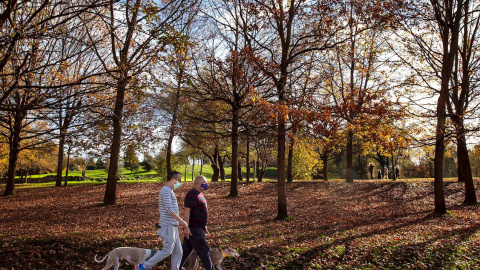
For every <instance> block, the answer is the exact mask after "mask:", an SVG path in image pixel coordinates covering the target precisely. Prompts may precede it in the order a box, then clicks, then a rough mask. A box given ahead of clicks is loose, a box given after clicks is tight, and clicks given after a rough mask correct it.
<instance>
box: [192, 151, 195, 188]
mask: <svg viewBox="0 0 480 270" xmlns="http://www.w3.org/2000/svg"><path fill="white" fill-rule="evenodd" d="M194 180H195V156H193V162H192V182H193V181H194Z"/></svg>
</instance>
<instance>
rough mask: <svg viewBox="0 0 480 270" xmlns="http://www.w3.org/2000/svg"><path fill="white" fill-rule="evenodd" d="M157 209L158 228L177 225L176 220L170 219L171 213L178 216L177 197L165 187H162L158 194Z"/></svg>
mask: <svg viewBox="0 0 480 270" xmlns="http://www.w3.org/2000/svg"><path fill="white" fill-rule="evenodd" d="M158 208H159V211H160V222H159V225H160V227H162V226H167V225H178V224H179V223H178V220H176V219H174V218H173V217H172V213H177V215H179V211H178V203H177V197H176V196H175V193H174V192H173V190H172V189H171V188H170V187H169V186H167V185H165V186H163V187H162V189H161V190H160V193H159V194H158Z"/></svg>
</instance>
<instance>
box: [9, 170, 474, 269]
mask: <svg viewBox="0 0 480 270" xmlns="http://www.w3.org/2000/svg"><path fill="white" fill-rule="evenodd" d="M160 188H161V184H159V183H148V184H145V183H144V184H134V183H132V184H119V185H118V189H119V192H120V194H121V195H120V196H119V204H118V205H115V206H108V207H103V206H100V205H99V203H100V202H101V198H102V197H103V189H104V186H102V185H95V186H76V187H66V188H61V189H59V188H56V189H55V188H38V189H22V190H21V191H19V195H17V196H15V197H0V220H2V231H1V234H0V237H1V239H2V241H1V242H0V248H1V250H2V254H4V255H5V256H2V257H1V258H0V265H1V267H4V268H5V269H18V265H21V266H30V268H32V269H65V270H77V269H100V268H101V267H102V266H103V265H98V264H96V263H95V262H94V261H93V257H94V256H95V254H99V255H100V254H102V256H103V255H104V254H106V253H108V252H109V251H110V250H112V249H113V248H116V247H119V246H134V247H143V248H161V246H162V242H161V240H160V239H159V237H158V235H157V232H156V229H155V228H154V226H153V224H154V223H155V222H156V220H157V219H158V204H157V196H158V190H159V189H160ZM189 188H191V184H189V183H187V184H186V185H182V187H181V188H180V189H179V190H178V191H176V195H177V199H178V201H179V202H181V201H182V199H183V198H184V196H185V194H186V192H187V191H188V189H189ZM445 189H446V192H447V193H448V194H449V196H447V197H446V200H447V203H448V204H449V205H460V204H461V203H462V201H463V196H462V190H463V187H462V184H461V183H457V182H447V183H446V185H445ZM228 192H229V185H226V184H225V183H210V188H209V190H208V192H205V193H204V194H205V197H206V199H207V201H208V204H209V209H210V210H211V211H210V214H211V215H210V217H209V221H208V227H209V231H210V232H211V233H212V234H213V235H214V236H215V238H216V240H217V242H218V243H219V244H220V245H221V246H222V248H225V247H231V248H234V249H236V250H237V252H238V253H239V254H240V256H241V257H240V258H239V259H237V260H234V259H232V258H227V259H225V261H224V262H223V264H222V267H223V268H224V269H245V270H247V269H333V268H342V269H364V268H366V267H369V268H372V269H386V268H392V269H393V268H399V267H406V266H411V268H415V269H437V268H446V269H450V268H452V269H453V268H455V265H461V264H462V265H468V263H471V265H470V267H469V268H475V266H476V265H478V263H480V257H479V255H478V254H479V253H478V252H479V251H480V250H479V247H480V234H479V232H478V228H479V226H480V224H479V222H478V221H479V220H480V216H479V211H478V208H479V206H468V207H464V206H463V207H456V208H455V209H454V210H452V211H451V213H450V214H449V215H447V216H444V217H433V216H431V215H430V212H431V208H432V206H431V199H432V196H433V189H432V186H431V182H429V181H427V180H420V179H417V180H411V181H407V182H400V181H399V182H394V183H392V182H376V181H368V180H364V181H358V182H357V183H356V184H355V185H352V184H347V183H344V182H343V181H342V182H340V181H329V182H323V181H322V182H312V181H309V182H301V183H300V182H294V183H292V184H289V185H287V194H289V195H288V203H289V209H291V211H290V215H292V217H293V218H292V219H291V220H290V221H274V220H273V217H274V216H275V214H276V201H277V194H276V184H275V183H255V184H251V185H245V184H240V185H239V192H240V194H241V197H239V198H235V199H232V198H226V197H225V196H226V195H227V194H228ZM477 192H478V190H477ZM19 209H24V210H25V209H28V211H19ZM32 221H34V222H32ZM207 241H208V242H209V244H210V245H211V247H212V248H217V247H216V245H215V243H214V242H213V240H212V239H211V237H209V236H207ZM452 256H453V257H454V258H453V259H452ZM439 259H442V260H441V261H439ZM440 264H441V265H440ZM474 264H475V265H474ZM124 268H125V269H128V268H127V267H126V266H124ZM467 268H468V267H467ZM156 269H159V270H166V269H170V260H166V262H165V263H160V264H159V265H157V266H156Z"/></svg>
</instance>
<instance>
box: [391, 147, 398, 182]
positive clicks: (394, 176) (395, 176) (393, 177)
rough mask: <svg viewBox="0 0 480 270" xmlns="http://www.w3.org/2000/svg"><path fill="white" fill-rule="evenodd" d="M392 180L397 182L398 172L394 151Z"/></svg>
mask: <svg viewBox="0 0 480 270" xmlns="http://www.w3.org/2000/svg"><path fill="white" fill-rule="evenodd" d="M392 179H393V181H396V180H397V171H396V170H395V159H394V157H393V151H392Z"/></svg>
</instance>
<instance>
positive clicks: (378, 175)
mask: <svg viewBox="0 0 480 270" xmlns="http://www.w3.org/2000/svg"><path fill="white" fill-rule="evenodd" d="M377 179H378V180H380V179H382V170H380V169H378V173H377Z"/></svg>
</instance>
